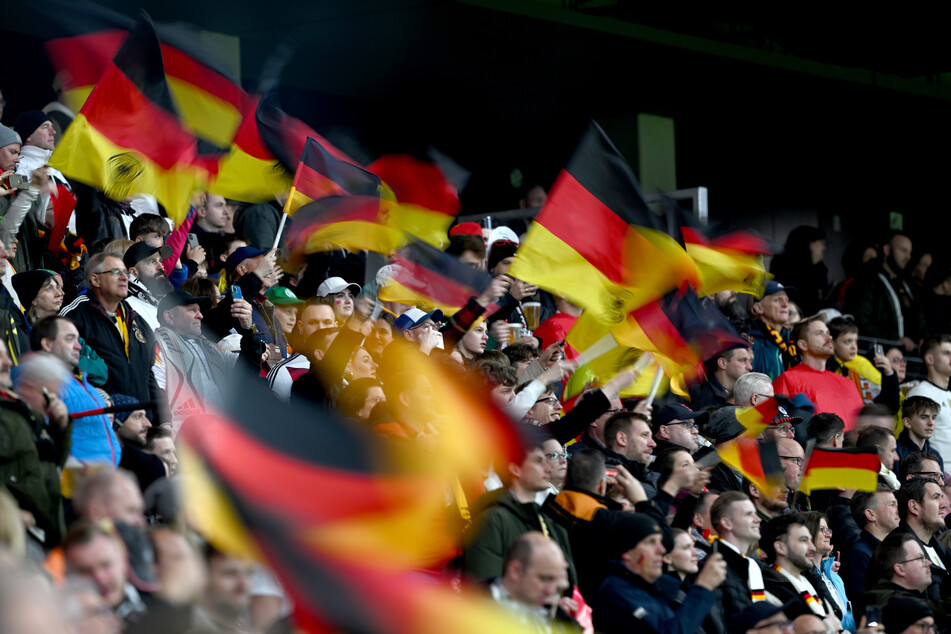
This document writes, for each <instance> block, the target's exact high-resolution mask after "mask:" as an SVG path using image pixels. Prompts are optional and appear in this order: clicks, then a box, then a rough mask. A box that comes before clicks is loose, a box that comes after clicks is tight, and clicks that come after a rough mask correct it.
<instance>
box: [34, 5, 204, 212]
mask: <svg viewBox="0 0 951 634" xmlns="http://www.w3.org/2000/svg"><path fill="white" fill-rule="evenodd" d="M50 164H51V165H52V166H53V167H55V168H57V169H58V170H60V171H61V172H63V174H65V175H66V176H68V177H70V178H74V179H76V180H78V181H80V182H83V183H86V184H88V185H91V186H93V187H95V188H97V189H100V190H102V191H104V192H105V193H106V195H107V196H109V197H110V198H112V199H114V200H120V201H121V200H127V199H129V198H130V197H131V196H133V195H135V194H151V195H153V196H155V197H156V198H157V199H158V201H159V202H160V203H161V204H162V205H163V206H164V207H165V209H166V211H167V212H168V215H169V217H170V218H172V219H174V220H175V222H176V224H179V223H180V222H181V221H182V219H183V218H184V217H185V214H186V213H187V212H188V206H189V200H190V199H191V196H192V194H193V193H194V192H195V191H196V190H198V189H202V188H204V187H205V186H206V185H207V183H208V181H209V177H210V171H211V166H210V165H209V164H208V162H207V161H205V160H202V159H201V157H199V156H198V143H197V140H196V138H195V137H194V136H192V134H190V133H189V132H187V131H186V130H185V129H184V128H183V127H182V124H181V121H180V119H179V118H178V113H177V111H176V109H175V106H174V102H173V99H172V95H171V92H170V91H169V88H168V83H167V82H166V80H165V72H164V69H163V65H162V52H161V48H160V46H159V41H158V37H157V36H156V33H155V29H154V27H153V26H152V23H151V22H150V21H148V20H147V19H145V18H143V19H142V20H140V21H139V22H138V23H137V24H136V26H135V27H134V28H133V29H132V31H131V32H130V33H129V36H128V37H127V38H126V41H125V42H124V43H123V45H122V48H120V49H119V52H118V53H117V54H116V57H115V59H114V60H113V61H112V62H111V63H110V64H109V66H108V68H107V69H106V72H105V73H104V74H103V76H102V77H101V78H100V80H99V82H98V83H97V84H96V88H95V89H94V90H93V92H92V94H90V96H89V99H88V100H87V101H86V104H85V105H84V106H83V108H82V110H81V111H80V112H79V114H78V115H77V116H76V119H75V120H74V121H73V123H72V124H71V125H70V126H69V129H68V130H67V131H66V134H65V135H64V136H63V139H62V141H60V143H58V144H57V147H56V150H55V151H54V152H53V156H52V158H51V161H50Z"/></svg>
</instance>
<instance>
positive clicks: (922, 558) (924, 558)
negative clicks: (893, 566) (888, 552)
mask: <svg viewBox="0 0 951 634" xmlns="http://www.w3.org/2000/svg"><path fill="white" fill-rule="evenodd" d="M913 561H920V562H921V563H923V564H924V565H926V566H931V560H930V559H928V556H927V555H919V556H918V557H915V558H914V559H906V560H905V561H899V562H898V563H900V564H910V563H911V562H913Z"/></svg>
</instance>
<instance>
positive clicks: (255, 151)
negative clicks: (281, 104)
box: [234, 95, 277, 161]
mask: <svg viewBox="0 0 951 634" xmlns="http://www.w3.org/2000/svg"><path fill="white" fill-rule="evenodd" d="M260 101H261V97H260V96H259V95H255V96H253V97H251V98H250V99H248V104H247V106H246V108H245V110H244V112H243V113H242V114H243V118H242V119H241V125H240V126H238V131H237V133H235V137H234V144H235V145H236V146H238V147H239V148H240V149H241V151H242V152H244V153H245V154H247V155H248V156H252V157H254V158H256V159H259V160H262V161H276V160H277V158H275V156H274V155H273V154H271V151H270V150H268V149H267V147H266V146H265V145H264V139H262V138H261V132H260V130H258V121H257V119H256V118H255V116H254V113H255V112H257V109H258V103H259V102H260Z"/></svg>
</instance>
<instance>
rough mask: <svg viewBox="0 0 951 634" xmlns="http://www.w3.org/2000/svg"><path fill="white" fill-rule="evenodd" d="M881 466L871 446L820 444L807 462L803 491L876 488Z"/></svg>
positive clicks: (866, 489)
mask: <svg viewBox="0 0 951 634" xmlns="http://www.w3.org/2000/svg"><path fill="white" fill-rule="evenodd" d="M881 467H882V461H881V459H879V457H878V454H877V453H875V449H874V448H871V447H847V448H844V449H820V448H819V447H816V448H814V449H813V450H812V453H811V454H810V455H809V457H808V459H807V461H806V466H805V468H804V470H803V474H802V481H801V483H800V484H799V490H800V491H802V492H803V493H805V494H806V495H809V494H810V493H811V492H812V491H817V490H820V489H855V490H857V491H874V490H875V488H876V487H877V486H878V472H879V470H880V469H881Z"/></svg>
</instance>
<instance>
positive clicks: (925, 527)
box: [890, 477, 951, 600]
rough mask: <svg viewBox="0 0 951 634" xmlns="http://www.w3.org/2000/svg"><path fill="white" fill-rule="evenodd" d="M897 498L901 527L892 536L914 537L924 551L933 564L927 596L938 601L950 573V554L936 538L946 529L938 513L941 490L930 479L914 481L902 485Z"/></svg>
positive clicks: (916, 479)
mask: <svg viewBox="0 0 951 634" xmlns="http://www.w3.org/2000/svg"><path fill="white" fill-rule="evenodd" d="M896 497H897V498H898V515H899V517H900V518H901V523H899V525H898V528H896V529H895V530H894V531H892V533H891V535H911V536H912V537H913V538H914V539H915V541H917V542H918V544H919V545H920V546H921V548H922V549H923V550H924V553H925V555H927V557H928V559H929V561H930V562H931V584H930V585H929V586H928V588H927V590H926V591H925V594H926V595H927V597H928V598H929V599H932V600H938V599H940V598H941V584H942V583H944V582H945V580H946V579H947V578H948V576H949V575H948V570H951V568H949V564H951V551H949V550H948V548H947V546H945V545H944V544H943V543H942V542H940V541H939V540H938V537H937V535H938V533H939V532H940V531H942V530H944V528H945V524H944V518H943V517H942V516H941V512H940V510H939V509H940V506H941V497H942V491H941V487H940V486H939V485H938V483H937V482H935V481H934V480H932V479H931V478H923V477H914V478H911V479H909V480H905V481H904V482H902V483H901V488H900V489H899V490H898V495H897V496H896ZM891 535H890V536H891Z"/></svg>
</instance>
